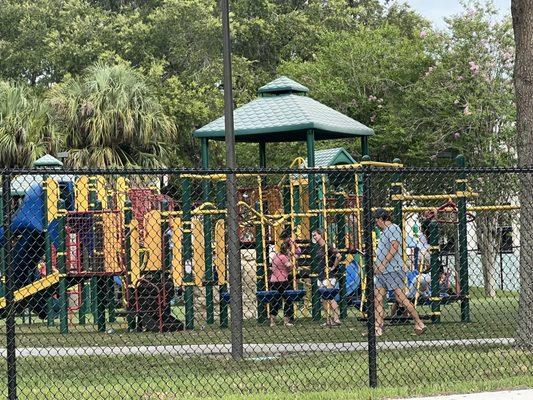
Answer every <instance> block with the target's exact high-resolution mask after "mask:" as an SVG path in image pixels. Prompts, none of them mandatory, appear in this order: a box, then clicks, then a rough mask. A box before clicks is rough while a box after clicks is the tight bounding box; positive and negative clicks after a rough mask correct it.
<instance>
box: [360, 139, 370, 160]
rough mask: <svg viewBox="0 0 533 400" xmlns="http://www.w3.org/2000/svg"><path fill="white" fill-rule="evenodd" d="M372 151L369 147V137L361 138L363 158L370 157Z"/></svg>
mask: <svg viewBox="0 0 533 400" xmlns="http://www.w3.org/2000/svg"><path fill="white" fill-rule="evenodd" d="M369 155H370V149H369V145H368V136H361V156H362V157H365V156H369Z"/></svg>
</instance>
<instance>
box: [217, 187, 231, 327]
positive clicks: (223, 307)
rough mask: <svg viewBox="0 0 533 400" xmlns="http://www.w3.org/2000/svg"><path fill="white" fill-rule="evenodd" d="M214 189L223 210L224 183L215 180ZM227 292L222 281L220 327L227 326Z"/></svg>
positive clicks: (218, 206) (224, 200) (219, 206)
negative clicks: (225, 298)
mask: <svg viewBox="0 0 533 400" xmlns="http://www.w3.org/2000/svg"><path fill="white" fill-rule="evenodd" d="M215 190H216V193H215V201H216V205H217V209H219V210H223V209H224V208H225V207H226V183H225V182H223V181H219V182H217V183H216V186H215ZM224 262H226V261H224ZM225 270H226V268H225ZM226 276H227V274H226ZM224 282H226V277H224ZM227 292H228V284H227V283H224V284H223V285H221V286H220V288H219V307H220V327H221V328H227V327H228V303H227V302H226V301H223V300H222V297H223V295H224V293H227Z"/></svg>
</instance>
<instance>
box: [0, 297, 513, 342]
mask: <svg viewBox="0 0 533 400" xmlns="http://www.w3.org/2000/svg"><path fill="white" fill-rule="evenodd" d="M517 306H518V300H517V298H516V297H515V296H510V297H498V298H496V299H486V298H473V299H472V300H471V301H470V309H471V316H472V322H470V323H466V324H465V323H460V322H458V321H460V306H459V304H458V303H456V304H452V305H447V306H445V307H443V308H442V322H441V323H440V324H429V330H428V332H427V334H426V335H424V336H423V337H419V338H414V337H413V336H412V335H411V333H412V326H411V325H399V326H390V327H387V329H386V332H385V335H384V336H383V339H382V340H430V339H467V338H468V339H470V338H498V337H513V336H514V334H515V326H516V310H517ZM419 309H420V312H421V313H425V312H429V308H428V307H420V308H419ZM175 313H176V314H177V315H178V317H179V316H180V314H181V313H182V310H181V309H179V308H176V310H175ZM358 316H359V313H358V311H357V310H355V309H353V308H351V309H350V312H349V318H348V319H346V320H345V321H344V324H343V326H342V327H340V328H334V329H328V328H324V327H321V326H320V323H317V322H314V321H311V319H309V318H305V319H298V320H297V321H296V325H295V326H294V327H293V328H291V329H287V328H285V327H283V326H277V327H275V328H270V327H268V326H267V325H263V326H259V325H258V324H257V322H256V321H255V320H248V321H246V322H245V326H244V339H245V343H301V342H355V341H364V340H366V339H364V338H362V337H361V333H362V332H363V331H365V329H366V325H365V323H363V322H360V321H358V320H357V317H358ZM88 320H91V318H90V315H89V316H88ZM195 325H196V326H195V329H194V330H192V331H186V332H176V333H165V334H154V333H135V332H134V333H130V332H128V331H127V329H126V323H125V321H124V319H123V318H120V319H119V320H118V322H116V323H113V324H108V329H112V331H111V333H98V332H96V327H95V325H93V324H92V323H91V324H87V325H83V326H81V325H74V326H72V327H71V328H70V333H69V334H66V335H60V334H59V333H58V330H59V328H58V326H57V321H56V326H54V327H49V326H47V325H46V324H45V323H44V322H42V321H39V320H37V322H34V323H32V324H31V325H30V324H22V323H21V320H20V319H19V320H18V325H17V346H19V347H51V346H56V347H75V346H99V345H107V346H133V345H173V344H176V345H177V344H205V343H229V342H230V332H229V330H228V329H220V327H219V326H218V323H217V324H215V325H209V326H207V325H205V323H204V322H202V321H198V322H197V323H196V324H195ZM3 331H5V325H4V321H2V322H1V325H0V334H2V332H3Z"/></svg>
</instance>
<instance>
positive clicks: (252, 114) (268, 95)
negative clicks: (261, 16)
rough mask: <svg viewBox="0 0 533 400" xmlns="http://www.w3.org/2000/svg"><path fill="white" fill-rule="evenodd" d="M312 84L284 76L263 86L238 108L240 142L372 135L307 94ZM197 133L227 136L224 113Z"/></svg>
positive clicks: (211, 137)
mask: <svg viewBox="0 0 533 400" xmlns="http://www.w3.org/2000/svg"><path fill="white" fill-rule="evenodd" d="M308 91H309V89H308V88H306V87H305V86H303V85H301V84H300V83H298V82H295V81H293V80H291V79H289V78H287V77H280V78H278V79H276V80H274V81H272V82H270V83H269V84H267V85H265V86H263V87H261V88H260V89H259V95H260V97H259V98H257V99H256V100H253V101H251V102H250V103H248V104H246V105H244V106H242V107H239V108H237V109H236V110H235V111H234V121H235V122H234V123H235V140H236V141H237V142H254V143H258V142H294V141H305V140H306V137H307V136H306V135H307V132H308V131H310V130H312V131H314V138H315V140H327V139H343V138H355V137H361V136H370V135H373V134H374V131H373V130H372V129H370V128H369V127H367V126H365V125H363V124H361V123H360V122H358V121H356V120H354V119H352V118H350V117H348V116H346V115H344V114H342V113H340V112H338V111H336V110H333V109H332V108H330V107H328V106H326V105H324V104H322V103H320V102H318V101H316V100H313V99H312V98H310V97H307V96H306V94H307V92H308ZM194 136H195V137H197V138H207V139H214V140H224V136H225V129H224V117H223V116H222V117H220V118H218V119H217V120H215V121H213V122H211V123H209V124H207V125H205V126H204V127H202V128H200V129H198V130H196V131H195V132H194Z"/></svg>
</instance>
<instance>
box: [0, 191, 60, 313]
mask: <svg viewBox="0 0 533 400" xmlns="http://www.w3.org/2000/svg"><path fill="white" fill-rule="evenodd" d="M30 189H31V190H28V192H27V194H26V196H25V197H24V200H23V201H22V204H21V205H20V207H19V208H18V210H17V211H16V212H15V214H14V215H13V220H12V223H11V229H10V230H11V232H12V238H13V239H15V240H16V242H14V243H13V247H12V251H11V254H12V265H13V277H14V289H15V291H16V292H15V301H16V302H17V303H19V304H21V306H27V307H30V308H31V309H32V310H33V311H35V312H36V313H37V314H38V315H39V317H41V318H44V317H46V311H45V310H46V302H47V299H48V298H49V297H51V296H52V295H53V294H54V286H55V285H57V284H58V282H59V275H58V274H52V275H49V276H47V277H44V278H41V276H40V274H39V269H38V265H39V263H40V262H41V261H42V260H43V258H44V255H45V254H44V253H45V250H44V249H45V246H44V244H45V234H44V226H43V219H44V218H43V210H44V204H43V195H42V194H43V191H42V187H41V186H40V185H36V186H32V187H31V188H30ZM56 228H57V223H55V221H53V222H52V223H51V224H49V226H48V231H49V234H50V238H51V240H52V242H54V241H55V240H57V232H56V231H57V229H56ZM3 242H4V229H3V227H0V243H2V245H3V244H4V243H3ZM4 308H5V298H0V310H3V309H4Z"/></svg>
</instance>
